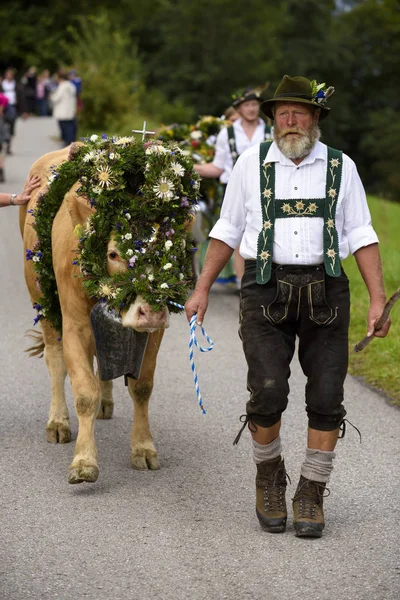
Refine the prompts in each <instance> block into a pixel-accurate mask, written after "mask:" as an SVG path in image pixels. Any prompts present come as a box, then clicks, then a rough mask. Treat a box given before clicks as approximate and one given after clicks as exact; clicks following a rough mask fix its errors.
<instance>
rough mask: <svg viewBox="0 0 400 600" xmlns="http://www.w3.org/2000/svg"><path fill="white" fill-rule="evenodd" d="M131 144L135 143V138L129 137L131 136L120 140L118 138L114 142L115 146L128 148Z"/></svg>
mask: <svg viewBox="0 0 400 600" xmlns="http://www.w3.org/2000/svg"><path fill="white" fill-rule="evenodd" d="M131 142H133V137H129V136H123V137H120V138H116V139H115V140H114V144H115V145H116V146H126V145H127V144H130V143H131Z"/></svg>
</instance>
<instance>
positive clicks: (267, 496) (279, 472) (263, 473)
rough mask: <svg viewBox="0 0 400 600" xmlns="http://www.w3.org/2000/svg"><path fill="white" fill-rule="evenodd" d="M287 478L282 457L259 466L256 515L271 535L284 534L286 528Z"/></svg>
mask: <svg viewBox="0 0 400 600" xmlns="http://www.w3.org/2000/svg"><path fill="white" fill-rule="evenodd" d="M287 477H288V475H287V473H286V471H285V463H284V462H283V458H281V457H280V456H278V457H277V458H274V459H273V460H265V461H264V462H262V463H258V464H257V476H256V513H257V517H258V520H259V521H260V525H261V527H262V528H263V529H265V530H266V531H268V532H269V533H282V532H283V531H285V528H286V519H287V511H286V500H285V492H286V485H287V484H286V478H287Z"/></svg>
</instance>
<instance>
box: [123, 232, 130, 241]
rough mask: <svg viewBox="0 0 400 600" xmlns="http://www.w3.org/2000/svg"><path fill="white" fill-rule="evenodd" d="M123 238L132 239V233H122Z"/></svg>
mask: <svg viewBox="0 0 400 600" xmlns="http://www.w3.org/2000/svg"><path fill="white" fill-rule="evenodd" d="M124 238H125V239H126V240H131V239H132V234H131V233H126V234H125V235H124Z"/></svg>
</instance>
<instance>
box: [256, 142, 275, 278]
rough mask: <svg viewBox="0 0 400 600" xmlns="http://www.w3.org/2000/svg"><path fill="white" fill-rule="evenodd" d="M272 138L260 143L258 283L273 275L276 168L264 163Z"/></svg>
mask: <svg viewBox="0 0 400 600" xmlns="http://www.w3.org/2000/svg"><path fill="white" fill-rule="evenodd" d="M271 143H272V140H271V141H269V142H262V143H261V144H260V192H261V212H262V222H263V227H262V229H261V232H260V235H259V236H258V243H257V279H256V280H257V283H261V284H262V283H267V281H269V279H270V277H271V265H272V250H273V244H274V224H275V168H274V166H273V165H271V163H266V164H264V161H265V159H266V157H267V154H268V150H269V148H270V146H271Z"/></svg>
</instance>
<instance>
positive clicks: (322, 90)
mask: <svg viewBox="0 0 400 600" xmlns="http://www.w3.org/2000/svg"><path fill="white" fill-rule="evenodd" d="M310 84H311V98H312V101H313V102H315V103H316V104H319V105H320V106H324V105H325V103H326V101H327V99H328V98H329V97H330V96H332V94H333V92H334V91H335V88H334V87H333V86H329V87H328V88H327V87H326V83H317V82H316V80H315V79H313V80H312V81H310Z"/></svg>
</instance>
